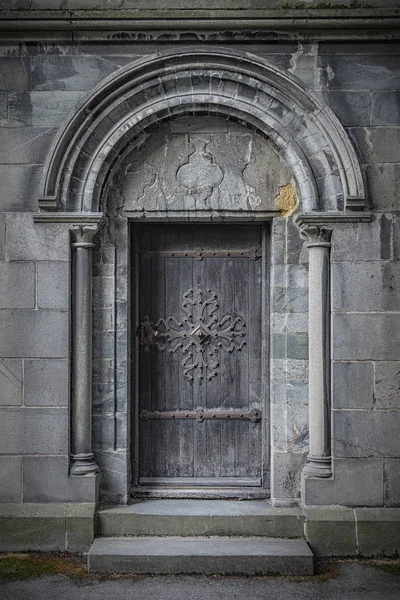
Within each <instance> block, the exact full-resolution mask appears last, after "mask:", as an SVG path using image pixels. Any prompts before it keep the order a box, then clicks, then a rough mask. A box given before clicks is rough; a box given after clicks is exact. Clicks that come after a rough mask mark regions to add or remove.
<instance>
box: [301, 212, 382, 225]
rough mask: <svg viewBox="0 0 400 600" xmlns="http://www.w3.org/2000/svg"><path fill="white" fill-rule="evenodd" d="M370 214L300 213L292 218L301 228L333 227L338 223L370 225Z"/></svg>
mask: <svg viewBox="0 0 400 600" xmlns="http://www.w3.org/2000/svg"><path fill="white" fill-rule="evenodd" d="M371 220H372V213H371V212H369V211H357V212H356V211H354V212H343V213H327V212H320V213H319V212H314V213H300V214H298V215H297V216H296V217H295V218H294V222H295V224H296V225H297V226H298V227H299V228H301V227H302V226H305V225H316V226H321V227H322V226H324V225H335V224H336V223H337V224H340V223H370V222H371Z"/></svg>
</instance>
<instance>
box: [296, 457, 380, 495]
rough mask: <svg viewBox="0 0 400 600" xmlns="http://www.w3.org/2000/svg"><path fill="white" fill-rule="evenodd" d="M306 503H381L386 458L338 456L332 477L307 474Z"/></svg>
mask: <svg viewBox="0 0 400 600" xmlns="http://www.w3.org/2000/svg"><path fill="white" fill-rule="evenodd" d="M303 490H304V491H303V494H302V501H303V503H304V505H305V506H312V505H332V504H337V505H342V506H382V504H383V458H335V459H334V461H333V477H332V478H329V479H319V478H317V477H305V478H304V482H303Z"/></svg>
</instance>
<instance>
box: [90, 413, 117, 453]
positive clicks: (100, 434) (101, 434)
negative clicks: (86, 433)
mask: <svg viewBox="0 0 400 600" xmlns="http://www.w3.org/2000/svg"><path fill="white" fill-rule="evenodd" d="M92 424H93V434H92V435H93V450H94V451H95V452H106V451H108V450H114V447H115V441H116V439H115V438H116V431H115V426H116V423H115V419H114V415H113V414H104V413H94V414H93V421H92Z"/></svg>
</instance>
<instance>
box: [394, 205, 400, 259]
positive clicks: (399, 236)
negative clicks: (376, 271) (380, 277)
mask: <svg viewBox="0 0 400 600" xmlns="http://www.w3.org/2000/svg"><path fill="white" fill-rule="evenodd" d="M393 260H400V215H399V214H397V213H395V214H394V215H393Z"/></svg>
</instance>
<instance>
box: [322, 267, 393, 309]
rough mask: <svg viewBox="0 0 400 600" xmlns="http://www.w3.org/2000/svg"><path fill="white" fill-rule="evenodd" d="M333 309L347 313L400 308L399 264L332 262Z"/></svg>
mask: <svg viewBox="0 0 400 600" xmlns="http://www.w3.org/2000/svg"><path fill="white" fill-rule="evenodd" d="M332 308H333V310H337V311H348V312H352V311H356V312H364V311H366V312H374V311H380V312H384V311H398V310H400V263H396V262H377V261H370V262H367V261H364V262H361V261H359V262H343V263H334V264H333V265H332Z"/></svg>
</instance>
